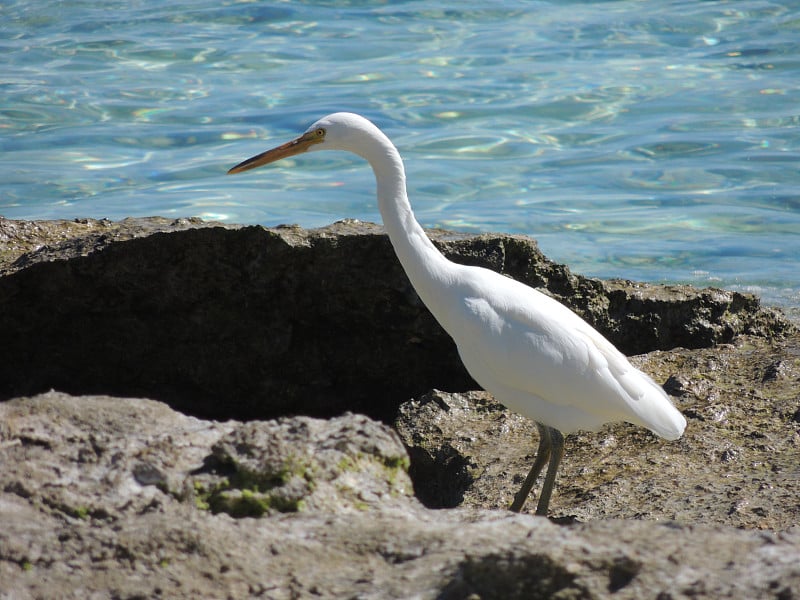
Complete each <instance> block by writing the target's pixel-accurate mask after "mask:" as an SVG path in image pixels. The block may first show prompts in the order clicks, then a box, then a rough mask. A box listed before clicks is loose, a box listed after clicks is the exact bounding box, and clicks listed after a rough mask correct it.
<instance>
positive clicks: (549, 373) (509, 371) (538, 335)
mask: <svg viewBox="0 0 800 600" xmlns="http://www.w3.org/2000/svg"><path fill="white" fill-rule="evenodd" d="M314 150H345V151H348V152H353V153H355V154H358V155H359V156H361V157H362V158H365V159H366V160H367V161H368V162H369V164H370V165H371V166H372V169H373V171H374V172H375V179H376V181H377V194H378V208H379V210H380V213H381V216H382V217H383V224H384V227H385V228H386V231H387V233H388V235H389V239H390V240H391V242H392V245H393V246H394V250H395V252H396V253H397V257H398V258H399V259H400V262H401V264H402V265H403V268H404V269H405V272H406V274H407V275H408V278H409V279H410V280H411V283H412V284H413V286H414V289H415V290H416V291H417V293H418V294H419V296H420V298H421V299H422V301H423V302H424V303H425V305H426V306H427V307H428V309H430V311H431V313H433V316H434V317H436V320H437V321H439V323H440V324H441V325H442V327H444V329H445V330H446V331H447V332H448V333H449V334H450V335H451V336H452V338H453V339H454V340H455V342H456V345H457V346H458V352H459V354H460V356H461V360H462V361H463V362H464V365H465V366H466V368H467V370H468V371H469V373H470V374H471V375H472V377H474V378H475V381H477V382H478V383H479V384H480V385H482V386H483V387H484V389H486V390H487V391H489V392H490V393H492V394H493V395H494V396H495V398H497V400H498V401H500V402H501V403H502V404H504V405H505V406H507V407H508V408H510V409H512V410H515V411H517V412H519V413H520V414H522V415H524V416H526V417H528V418H530V419H533V420H534V421H536V423H537V426H538V428H539V433H540V438H539V448H538V451H537V456H536V460H535V461H534V464H533V467H532V468H531V470H530V473H529V474H528V476H527V478H526V480H525V483H524V484H523V485H522V488H521V489H520V491H519V492H518V493H517V494H516V496H515V497H514V502H513V504H512V505H511V510H513V511H517V512H519V511H520V510H521V509H522V506H523V504H524V502H525V500H526V498H527V497H528V494H529V493H530V490H531V488H532V486H533V484H534V483H535V481H536V479H537V478H538V476H539V474H540V473H541V471H542V469H543V468H544V466H545V464H548V463H549V466H548V469H547V473H546V476H545V481H544V484H543V487H542V493H541V495H540V496H539V502H538V505H537V508H536V514H539V515H545V514H547V507H548V504H549V501H550V495H551V493H552V491H553V485H554V482H555V477H556V471H557V470H558V465H559V462H560V461H561V457H562V455H563V452H564V437H563V434H567V433H570V432H573V431H576V430H578V429H585V430H596V429H598V428H599V427H600V426H601V425H603V424H604V423H608V422H614V421H628V422H630V423H633V424H635V425H640V426H642V427H646V428H647V429H650V430H651V431H653V432H654V433H656V434H657V435H659V436H661V437H663V438H666V439H668V440H675V439H678V438H679V437H680V436H681V435H682V434H683V430H684V428H685V427H686V419H684V417H683V415H681V413H680V412H678V410H676V409H675V407H674V406H673V405H672V404H671V402H670V400H669V398H668V397H667V395H666V394H665V393H664V390H662V389H661V387H660V386H659V385H658V384H656V383H655V382H654V381H653V380H652V379H651V378H650V377H648V376H647V375H645V374H644V373H642V372H641V371H639V370H638V369H636V368H634V367H633V366H632V365H631V364H630V362H628V359H627V358H625V356H624V355H623V354H622V353H620V352H619V351H618V350H617V349H616V348H615V347H614V346H613V345H612V344H611V342H609V341H608V340H606V339H605V338H604V337H603V336H602V335H601V334H600V333H598V332H597V331H596V330H595V329H594V328H592V327H591V326H590V325H589V324H588V323H586V322H585V321H584V320H583V319H581V318H580V317H579V316H578V315H576V314H575V313H574V312H572V311H571V310H570V309H568V308H567V307H565V306H564V305H563V304H561V303H559V302H558V301H556V300H554V299H552V298H550V297H549V296H546V295H544V294H542V293H541V292H538V291H537V290H534V289H533V288H531V287H528V286H527V285H524V284H523V283H520V282H518V281H515V280H513V279H510V278H509V277H505V276H503V275H500V274H499V273H495V272H494V271H490V270H488V269H483V268H480V267H468V266H463V265H459V264H456V263H453V262H451V261H449V260H448V259H447V258H445V257H444V255H442V253H441V252H439V250H438V249H437V248H436V246H434V245H433V243H432V242H431V241H430V239H428V237H427V236H426V235H425V232H424V231H423V229H422V227H421V226H420V224H419V223H418V222H417V220H416V219H415V217H414V213H413V212H412V210H411V205H410V204H409V201H408V196H407V193H406V180H405V170H404V168H403V161H402V159H401V158H400V154H399V153H398V151H397V148H395V146H394V144H392V142H391V141H390V140H389V138H388V137H386V135H384V133H383V132H382V131H380V130H379V129H378V128H377V127H376V126H375V125H374V124H372V123H371V122H370V121H368V120H367V119H365V118H363V117H361V116H359V115H356V114H352V113H335V114H332V115H328V116H327V117H324V118H322V119H320V120H319V121H317V122H316V123H314V124H313V125H312V126H311V127H310V128H309V129H308V130H307V131H306V132H305V133H304V134H303V135H301V136H300V137H298V138H297V139H295V140H293V141H290V142H288V143H286V144H283V145H282V146H278V147H277V148H274V149H272V150H268V151H266V152H263V153H261V154H259V155H257V156H254V157H252V158H250V159H248V160H245V161H244V162H242V163H240V164H238V165H236V166H235V167H233V168H232V169H231V170H230V171H229V173H240V172H242V171H247V170H249V169H253V168H256V167H259V166H262V165H265V164H267V163H271V162H274V161H276V160H280V159H282V158H286V157H289V156H294V155H296V154H300V153H302V152H307V151H314Z"/></svg>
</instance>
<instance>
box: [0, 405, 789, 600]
mask: <svg viewBox="0 0 800 600" xmlns="http://www.w3.org/2000/svg"><path fill="white" fill-rule="evenodd" d="M0 423H2V427H1V428H0V465H1V466H2V468H0V489H2V493H1V494H0V523H2V525H3V526H2V528H0V596H2V597H4V598H15V599H16V598H19V599H27V598H81V599H82V598H131V599H132V598H158V597H164V598H225V597H227V598H253V597H256V598H276V599H283V598H345V597H347V598H374V599H378V598H423V599H427V598H430V599H442V600H449V599H464V598H498V599H500V598H503V599H510V600H514V599H520V600H521V599H523V598H525V599H528V598H534V599H535V598H605V597H611V596H613V597H614V598H648V597H649V598H685V597H692V598H775V599H782V600H785V599H791V598H796V597H797V594H799V593H800V529H798V528H797V527H794V528H793V529H790V530H787V531H783V532H776V533H770V532H765V531H744V530H740V529H734V528H730V527H721V526H716V527H715V526H710V525H707V524H699V523H694V524H688V523H687V524H683V523H680V522H676V521H666V522H663V523H659V522H654V521H648V520H633V519H629V520H613V519H612V520H600V521H595V522H590V523H573V524H571V525H569V526H566V525H557V524H554V523H552V522H550V521H549V520H547V519H543V518H539V517H532V516H528V515H512V514H510V513H507V512H505V511H497V510H494V511H492V510H482V509H477V508H461V509H454V510H440V511H434V510H429V509H425V508H423V507H422V506H421V505H420V504H419V503H418V502H417V501H416V500H415V499H414V498H413V497H412V496H410V495H409V493H408V492H409V489H410V485H409V481H408V479H407V477H406V475H405V471H404V469H403V457H404V456H405V454H404V451H403V448H402V446H401V445H400V443H399V441H398V439H397V437H396V435H395V434H393V432H392V431H391V430H389V429H388V428H387V427H386V426H385V425H380V424H378V423H376V422H374V421H371V420H369V419H367V418H366V417H363V416H357V415H346V416H343V417H339V418H337V419H332V420H330V421H321V420H316V419H310V418H307V417H297V418H293V419H281V420H278V421H271V422H250V423H247V424H243V423H238V422H235V421H228V422H224V423H215V422H208V421H201V420H198V419H195V418H191V417H186V416H183V415H181V414H178V413H176V412H174V411H172V410H171V409H169V408H168V407H166V406H165V405H163V404H161V403H157V402H153V401H148V400H134V399H128V400H125V399H119V398H108V397H78V398H73V397H69V396H67V395H64V394H59V393H55V392H51V393H48V394H44V395H41V396H38V397H35V398H22V399H18V400H13V401H11V402H7V403H5V404H2V405H0ZM649 454H652V452H649ZM675 454H679V452H675ZM629 458H630V459H633V457H632V456H629ZM211 478H215V479H213V481H212V479H211ZM235 481H238V483H237V484H234V483H233V482H235ZM237 485H238V486H239V487H236V486H237ZM215 488H216V489H225V490H228V491H238V492H240V495H239V496H238V498H239V499H240V500H241V501H242V503H243V504H244V505H245V506H265V507H267V510H266V512H264V514H263V516H261V518H254V517H252V516H246V515H247V514H248V513H247V511H245V513H244V514H243V513H242V512H241V511H240V510H239V508H240V506H239V508H235V509H233V510H230V509H231V508H232V507H237V506H238V505H237V504H236V502H233V501H232V500H231V499H230V498H229V499H228V500H229V501H228V502H226V503H224V505H223V506H224V508H222V509H221V510H214V509H213V502H209V501H208V498H209V493H210V490H212V489H215ZM281 488H282V489H283V491H284V493H285V495H286V496H288V497H291V498H295V499H296V498H300V497H302V498H304V499H305V501H306V503H303V502H295V501H294V500H293V501H290V502H283V501H281V502H274V500H269V501H266V502H264V501H263V497H264V496H266V495H269V494H272V497H273V498H274V497H276V496H277V495H278V492H277V491H276V490H277V489H281ZM248 496H249V498H248ZM254 497H259V498H256V499H254Z"/></svg>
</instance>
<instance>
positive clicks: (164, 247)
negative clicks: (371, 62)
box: [0, 218, 792, 422]
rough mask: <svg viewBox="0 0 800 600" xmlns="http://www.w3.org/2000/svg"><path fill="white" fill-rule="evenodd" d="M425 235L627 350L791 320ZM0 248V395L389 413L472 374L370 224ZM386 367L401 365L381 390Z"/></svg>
mask: <svg viewBox="0 0 800 600" xmlns="http://www.w3.org/2000/svg"><path fill="white" fill-rule="evenodd" d="M430 233H431V235H432V237H433V239H434V241H435V243H437V244H438V245H439V246H440V247H441V248H442V250H443V252H445V254H447V255H448V256H449V257H450V258H451V259H453V260H455V261H457V262H462V263H466V264H474V265H482V266H486V267H489V268H492V269H495V270H497V271H500V272H502V273H505V274H508V275H510V276H512V277H515V278H518V279H521V280H522V281H525V282H526V283H529V284H531V285H534V286H537V287H541V288H542V289H543V290H545V291H547V292H548V293H550V294H552V295H553V296H555V297H557V298H559V299H561V300H562V301H564V302H565V303H567V304H569V305H570V306H572V307H573V308H575V309H576V310H577V311H578V312H580V313H582V314H583V315H584V316H585V317H586V318H587V319H588V320H589V321H590V322H592V323H593V324H594V325H595V326H597V327H598V328H599V329H600V330H601V331H603V332H604V333H605V334H607V335H608V336H609V337H610V339H611V340H612V341H614V342H615V343H616V344H617V345H618V346H619V347H620V348H621V349H622V350H623V351H625V352H627V353H634V352H646V351H650V350H653V349H667V348H673V347H676V346H684V347H692V348H696V347H702V346H707V345H710V344H713V343H719V342H726V341H730V340H731V339H733V337H734V336H735V335H737V334H741V333H747V332H755V333H759V334H763V335H768V336H776V335H782V334H783V333H785V332H787V331H790V330H791V329H792V328H791V325H790V324H789V323H788V322H787V321H786V320H785V318H783V317H782V315H780V314H779V313H778V312H776V311H773V310H771V309H765V308H762V307H760V306H759V303H758V300H757V299H756V298H755V297H753V296H747V295H743V294H739V293H736V292H727V291H721V290H699V291H698V290H694V289H692V288H689V287H686V286H677V287H675V286H673V287H663V286H650V285H643V284H634V283H630V282H602V281H600V280H596V279H587V278H584V277H581V276H578V275H575V274H572V273H570V271H569V270H568V269H567V268H566V267H564V266H561V265H557V264H555V263H553V262H551V261H549V260H547V259H546V258H545V257H544V256H543V255H542V254H541V252H540V251H539V250H538V248H537V246H536V244H535V242H534V241H533V240H531V239H529V238H526V237H523V236H504V235H482V236H467V235H461V234H454V233H449V232H442V231H432V232H430ZM0 248H2V250H0V274H2V276H0V331H3V333H4V338H3V344H2V345H0V381H2V382H3V384H2V386H1V387H0V398H11V397H14V396H19V395H24V394H33V393H38V392H41V391H44V390H47V389H50V388H56V389H60V390H64V391H68V392H71V393H75V394H86V393H104V394H106V393H108V394H115V395H121V396H145V397H150V398H156V399H159V400H163V401H165V402H168V403H169V404H170V405H171V406H173V407H175V408H177V409H179V410H181V411H182V412H184V413H186V414H193V415H196V416H203V417H213V418H218V419H225V418H240V419H251V418H269V417H277V416H281V415H286V414H306V415H311V416H331V415H337V414H342V413H344V412H346V411H348V410H350V411H355V412H360V413H364V414H368V415H370V416H373V417H375V418H378V419H381V420H383V421H385V422H390V421H391V420H392V419H393V418H394V416H395V414H396V410H397V407H398V406H399V405H400V404H401V403H402V402H404V401H406V400H407V399H408V398H412V397H418V396H419V395H421V394H423V393H424V392H426V391H427V390H429V389H432V388H439V389H447V390H450V391H467V390H470V389H474V388H475V387H476V385H475V383H474V382H473V381H472V379H471V378H470V377H469V376H468V374H467V373H466V371H465V370H464V368H463V366H462V365H461V361H460V360H459V358H458V354H457V352H456V349H455V346H454V344H453V342H452V341H451V340H450V338H449V336H447V334H446V333H445V332H444V331H443V330H442V329H441V327H439V325H438V323H436V321H435V320H434V319H433V317H432V316H431V315H430V313H429V312H428V310H427V309H426V308H425V307H424V305H423V304H422V303H421V301H420V300H419V298H418V297H417V295H416V293H415V292H414V290H413V288H412V287H411V285H410V283H409V281H408V279H407V278H406V276H405V274H404V273H403V271H402V269H401V268H400V265H399V263H398V261H397V259H396V257H395V256H394V253H393V251H392V248H391V245H390V244H389V241H388V239H387V238H386V236H385V234H384V233H383V230H382V229H381V228H380V227H378V226H376V225H372V224H368V223H359V222H355V221H343V222H340V223H336V224H334V225H332V226H330V227H325V228H322V229H318V230H313V231H306V230H303V229H300V228H298V227H278V228H274V229H264V228H262V227H229V226H220V225H219V224H213V223H203V222H202V221H199V220H196V219H190V220H178V221H168V220H166V219H158V218H153V219H126V220H124V221H120V222H111V221H93V220H89V219H86V220H82V221H76V222H70V221H42V222H20V221H9V220H4V219H0ZM387 373H390V374H394V375H396V374H398V373H402V374H403V376H402V377H396V376H395V377H393V381H392V385H390V386H387V376H386V374H387Z"/></svg>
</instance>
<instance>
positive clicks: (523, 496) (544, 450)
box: [510, 423, 563, 512]
mask: <svg viewBox="0 0 800 600" xmlns="http://www.w3.org/2000/svg"><path fill="white" fill-rule="evenodd" d="M536 427H538V428H539V449H538V450H536V460H534V461H533V466H532V467H531V470H530V472H529V473H528V476H527V477H526V478H525V482H524V483H523V484H522V487H521V488H520V489H519V491H518V492H517V495H516V496H514V502H512V503H511V507H510V510H512V511H514V512H519V511H521V510H522V506H523V505H524V504H525V500H527V499H528V495H529V494H530V493H531V488H532V487H533V484H534V483H536V479H537V478H538V477H539V473H541V472H542V469H543V468H544V465H545V464H546V463H547V461H548V460H550V450H551V448H552V441H551V440H550V432H551V431H555V429H550V428H549V427H545V426H544V425H542V424H541V423H536ZM558 435H559V436H560V435H561V434H560V433H559V434H558ZM562 447H563V440H562ZM559 458H560V457H559ZM548 473H549V471H548ZM539 503H540V504H541V501H540V502H539ZM545 508H546V507H545Z"/></svg>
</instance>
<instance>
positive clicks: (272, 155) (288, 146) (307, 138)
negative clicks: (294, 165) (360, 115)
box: [228, 129, 325, 175]
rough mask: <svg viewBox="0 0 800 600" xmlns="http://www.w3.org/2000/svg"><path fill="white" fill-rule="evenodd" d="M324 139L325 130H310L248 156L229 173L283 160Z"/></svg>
mask: <svg viewBox="0 0 800 600" xmlns="http://www.w3.org/2000/svg"><path fill="white" fill-rule="evenodd" d="M324 139H325V132H324V130H322V129H316V130H314V131H309V132H307V133H304V134H303V135H301V136H300V137H299V138H297V139H295V140H292V141H291V142H286V143H285V144H283V145H281V146H278V147H277V148H273V149H272V150H267V151H266V152H262V153H261V154H257V155H255V156H253V157H251V158H248V159H247V160H243V161H242V162H240V163H239V164H238V165H236V166H235V167H233V168H232V169H231V170H230V171H228V175H233V174H234V173H241V172H242V171H249V170H250V169H255V168H256V167H260V166H262V165H266V164H269V163H271V162H275V161H276V160H281V159H282V158H287V157H289V156H294V155H295V154H301V153H303V152H305V151H306V150H308V149H309V148H310V147H311V146H313V145H314V144H319V143H320V142H322V141H323V140H324Z"/></svg>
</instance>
